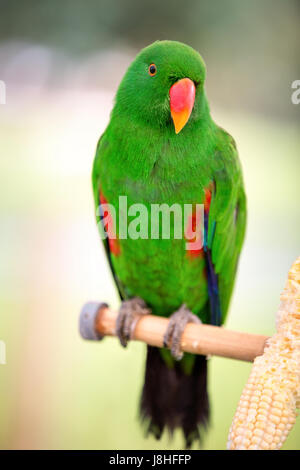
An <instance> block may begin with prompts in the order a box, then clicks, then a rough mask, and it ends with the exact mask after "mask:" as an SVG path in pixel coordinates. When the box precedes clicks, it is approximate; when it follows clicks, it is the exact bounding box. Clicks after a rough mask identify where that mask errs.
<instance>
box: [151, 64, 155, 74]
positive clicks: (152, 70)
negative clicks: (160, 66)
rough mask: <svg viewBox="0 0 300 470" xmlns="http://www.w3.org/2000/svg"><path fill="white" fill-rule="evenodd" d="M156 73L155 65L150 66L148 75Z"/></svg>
mask: <svg viewBox="0 0 300 470" xmlns="http://www.w3.org/2000/svg"><path fill="white" fill-rule="evenodd" d="M155 72H156V67H155V65H150V73H152V74H153V73H155Z"/></svg>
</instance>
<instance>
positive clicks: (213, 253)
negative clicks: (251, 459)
mask: <svg viewBox="0 0 300 470" xmlns="http://www.w3.org/2000/svg"><path fill="white" fill-rule="evenodd" d="M221 132H222V135H223V138H222V140H221V142H222V144H221V145H220V146H219V148H218V149H217V151H216V154H215V156H214V159H213V162H214V165H216V166H217V168H214V169H213V178H212V182H213V188H214V190H213V191H212V194H211V201H210V207H209V212H208V214H207V215H206V214H205V216H204V224H205V225H204V232H205V237H204V252H205V258H206V267H207V282H208V291H209V299H210V305H211V323H212V324H216V325H220V324H221V323H223V322H224V320H225V317H226V313H227V310H228V305H229V301H230V297H231V293H232V289H233V285H234V279H235V274H236V269H237V264H238V259H239V255H240V252H241V248H242V244H243V239H244V234H245V226H246V197H245V193H244V187H243V180H242V172H241V168H240V163H239V158H238V153H237V150H236V145H235V142H234V140H233V138H232V137H231V136H230V135H229V134H227V132H225V131H223V130H221Z"/></svg>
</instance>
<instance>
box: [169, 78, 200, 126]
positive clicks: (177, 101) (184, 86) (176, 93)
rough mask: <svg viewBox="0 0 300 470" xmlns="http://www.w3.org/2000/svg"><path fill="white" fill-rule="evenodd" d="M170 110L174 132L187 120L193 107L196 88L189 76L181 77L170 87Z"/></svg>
mask: <svg viewBox="0 0 300 470" xmlns="http://www.w3.org/2000/svg"><path fill="white" fill-rule="evenodd" d="M169 93H170V110H171V116H172V119H173V122H174V126H175V132H176V134H179V132H180V131H181V130H182V129H183V128H184V126H185V125H186V123H187V122H188V120H189V118H190V115H191V112H192V110H193V107H194V102H195V93H196V88H195V85H194V82H193V81H192V80H190V79H189V78H183V79H182V80H179V81H178V82H176V83H174V85H172V86H171V88H170V91H169Z"/></svg>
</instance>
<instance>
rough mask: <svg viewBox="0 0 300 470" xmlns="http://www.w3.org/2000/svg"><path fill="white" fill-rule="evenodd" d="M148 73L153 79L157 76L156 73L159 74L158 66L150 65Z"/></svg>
mask: <svg viewBox="0 0 300 470" xmlns="http://www.w3.org/2000/svg"><path fill="white" fill-rule="evenodd" d="M148 72H149V75H151V77H153V76H154V75H156V72H157V68H156V65H155V64H151V65H149V67H148Z"/></svg>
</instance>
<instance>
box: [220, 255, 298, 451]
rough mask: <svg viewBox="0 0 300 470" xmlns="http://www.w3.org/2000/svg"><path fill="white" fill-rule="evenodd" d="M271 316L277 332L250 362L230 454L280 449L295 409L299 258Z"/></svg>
mask: <svg viewBox="0 0 300 470" xmlns="http://www.w3.org/2000/svg"><path fill="white" fill-rule="evenodd" d="M280 300H281V303H280V306H279V310H278V313H277V317H276V329H277V333H275V334H274V336H272V337H271V338H270V339H268V340H267V343H266V347H265V349H264V353H263V355H262V356H259V357H257V358H256V359H255V360H254V364H253V367H252V371H251V374H250V377H249V379H248V382H247V384H246V386H245V388H244V390H243V393H242V396H241V399H240V402H239V404H238V408H237V411H236V413H235V416H234V419H233V422H232V425H231V428H230V431H229V437H228V444H227V448H228V449H231V450H275V449H280V448H281V447H282V445H283V443H284V441H285V440H286V438H287V436H288V434H289V432H290V430H291V429H292V427H293V424H294V423H295V420H296V415H297V413H296V408H300V257H299V258H298V259H297V260H296V262H295V263H294V264H293V266H292V268H291V270H290V272H289V276H288V280H287V282H286V285H285V288H284V290H283V293H282V295H281V297H280Z"/></svg>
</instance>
